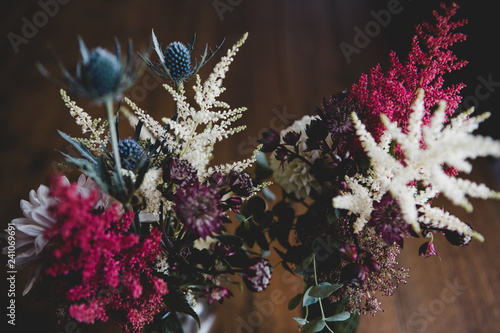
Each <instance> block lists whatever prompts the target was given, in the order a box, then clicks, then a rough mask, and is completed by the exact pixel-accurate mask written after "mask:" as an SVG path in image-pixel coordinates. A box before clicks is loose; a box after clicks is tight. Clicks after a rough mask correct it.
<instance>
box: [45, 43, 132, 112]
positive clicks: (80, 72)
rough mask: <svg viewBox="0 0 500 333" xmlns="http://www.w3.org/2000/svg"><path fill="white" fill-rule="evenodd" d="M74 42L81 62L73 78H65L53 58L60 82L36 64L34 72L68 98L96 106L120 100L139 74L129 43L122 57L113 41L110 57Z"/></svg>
mask: <svg viewBox="0 0 500 333" xmlns="http://www.w3.org/2000/svg"><path fill="white" fill-rule="evenodd" d="M78 41H79V44H80V53H81V56H82V60H81V61H80V62H79V63H78V64H77V66H76V77H73V76H71V74H69V72H68V71H67V70H66V68H64V65H63V64H62V61H61V60H60V59H59V58H58V57H57V56H56V55H55V54H54V57H55V60H56V63H57V65H58V67H59V69H60V70H61V73H62V75H63V78H64V82H60V81H59V80H57V79H55V78H54V76H52V75H51V74H50V73H49V71H48V70H47V69H46V68H45V67H44V66H43V65H42V64H40V63H38V64H37V67H38V70H39V71H40V72H41V73H42V75H44V76H46V77H47V78H48V79H50V80H51V81H52V82H54V83H55V84H56V85H57V86H60V87H61V88H63V89H64V90H67V91H68V92H69V93H70V94H75V95H78V96H80V97H84V98H89V99H92V100H93V101H95V102H98V103H103V102H108V101H113V100H116V99H118V98H120V96H121V94H122V93H123V92H125V91H126V90H127V89H128V88H129V87H130V86H131V85H132V84H133V83H134V81H135V80H136V78H137V77H138V75H139V74H140V73H139V72H140V69H141V68H139V66H138V64H137V61H136V60H135V59H134V58H133V56H132V54H133V53H132V42H129V44H128V52H127V56H126V57H122V55H121V51H120V44H119V43H118V41H117V40H115V46H116V51H115V53H114V54H113V53H111V52H109V51H108V50H106V49H103V48H101V47H97V48H94V49H92V50H90V51H89V50H88V49H87V46H86V45H85V43H84V42H83V40H82V39H81V38H79V39H78Z"/></svg>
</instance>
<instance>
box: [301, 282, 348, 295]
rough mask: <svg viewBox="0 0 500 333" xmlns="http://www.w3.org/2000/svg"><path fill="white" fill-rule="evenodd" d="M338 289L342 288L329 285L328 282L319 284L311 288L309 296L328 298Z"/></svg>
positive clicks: (340, 285) (338, 285) (336, 285)
mask: <svg viewBox="0 0 500 333" xmlns="http://www.w3.org/2000/svg"><path fill="white" fill-rule="evenodd" d="M340 288H342V284H331V283H328V282H321V283H320V284H318V285H317V286H314V287H312V288H311V290H310V292H309V296H311V297H318V298H325V297H328V296H330V295H331V294H332V293H333V292H335V291H337V290H338V289H340Z"/></svg>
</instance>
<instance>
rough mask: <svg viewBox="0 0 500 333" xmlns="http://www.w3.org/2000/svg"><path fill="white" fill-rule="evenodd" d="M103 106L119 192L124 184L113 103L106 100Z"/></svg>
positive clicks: (123, 187)
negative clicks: (106, 117)
mask: <svg viewBox="0 0 500 333" xmlns="http://www.w3.org/2000/svg"><path fill="white" fill-rule="evenodd" d="M104 105H105V107H106V115H107V116H108V126H109V136H110V139H111V148H112V150H113V157H114V159H115V173H118V182H119V184H118V185H119V187H120V190H124V189H125V184H124V181H123V177H122V174H121V170H122V163H121V161H120V151H119V150H118V135H117V133H116V127H115V119H114V109H113V101H112V100H111V99H108V100H107V101H106V102H105V104H104Z"/></svg>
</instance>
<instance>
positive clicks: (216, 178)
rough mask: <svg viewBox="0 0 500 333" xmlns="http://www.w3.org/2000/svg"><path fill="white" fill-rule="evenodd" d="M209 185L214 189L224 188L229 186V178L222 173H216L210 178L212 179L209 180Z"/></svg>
mask: <svg viewBox="0 0 500 333" xmlns="http://www.w3.org/2000/svg"><path fill="white" fill-rule="evenodd" d="M208 183H209V184H210V186H212V187H213V188H217V187H223V186H226V185H227V177H226V176H224V175H223V174H222V173H221V172H220V171H216V172H214V173H213V174H212V175H211V176H210V178H208Z"/></svg>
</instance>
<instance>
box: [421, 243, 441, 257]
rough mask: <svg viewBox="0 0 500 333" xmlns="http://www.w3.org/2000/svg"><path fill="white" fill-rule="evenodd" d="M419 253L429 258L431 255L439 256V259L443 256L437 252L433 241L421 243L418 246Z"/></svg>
mask: <svg viewBox="0 0 500 333" xmlns="http://www.w3.org/2000/svg"><path fill="white" fill-rule="evenodd" d="M418 255H420V256H422V257H425V258H429V257H430V256H437V257H438V258H439V259H441V257H440V256H439V254H438V253H437V252H436V247H435V246H434V243H433V242H425V243H424V244H422V245H420V247H419V248H418Z"/></svg>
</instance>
